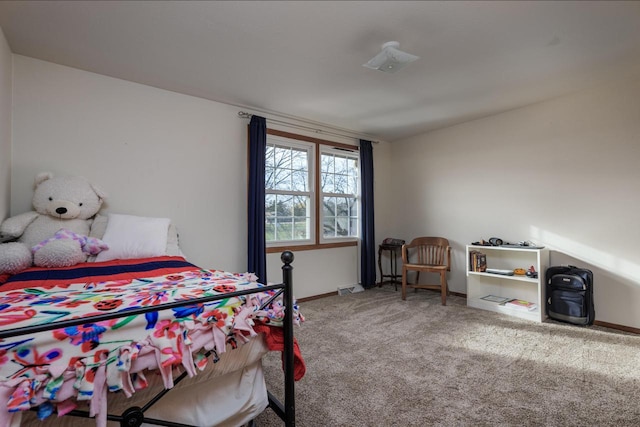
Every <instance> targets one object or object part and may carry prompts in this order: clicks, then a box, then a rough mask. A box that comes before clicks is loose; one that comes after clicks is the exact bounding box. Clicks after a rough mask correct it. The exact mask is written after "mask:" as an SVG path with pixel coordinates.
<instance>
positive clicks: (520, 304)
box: [504, 299, 538, 311]
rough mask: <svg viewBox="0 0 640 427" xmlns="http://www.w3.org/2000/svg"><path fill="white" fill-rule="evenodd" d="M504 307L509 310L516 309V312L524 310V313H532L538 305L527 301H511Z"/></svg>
mask: <svg viewBox="0 0 640 427" xmlns="http://www.w3.org/2000/svg"><path fill="white" fill-rule="evenodd" d="M504 306H505V307H509V308H514V309H516V310H522V311H532V310H535V309H536V308H538V304H536V303H533V302H529V301H525V300H522V299H512V300H509V301H507V302H506V303H504Z"/></svg>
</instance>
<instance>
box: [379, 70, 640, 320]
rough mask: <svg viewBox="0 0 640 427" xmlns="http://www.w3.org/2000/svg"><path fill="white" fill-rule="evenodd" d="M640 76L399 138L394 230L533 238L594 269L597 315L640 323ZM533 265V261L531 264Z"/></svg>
mask: <svg viewBox="0 0 640 427" xmlns="http://www.w3.org/2000/svg"><path fill="white" fill-rule="evenodd" d="M638 161H640V78H636V79H633V80H630V81H622V82H618V83H614V84H610V85H608V86H605V87H599V88H595V89H593V90H589V91H584V92H581V93H577V94H573V95H570V96H565V97H562V98H558V99H554V100H550V101H547V102H543V103H539V104H536V105H532V106H529V107H526V108H520V109H517V110H512V111H510V112H506V113H503V114H500V115H496V116H492V117H488V118H485V119H481V120H475V121H472V122H468V123H465V124H461V125H457V126H453V127H450V128H446V129H442V130H439V131H435V132H431V133H427V134H424V135H421V136H418V137H414V138H410V139H407V140H405V141H402V142H398V143H394V144H393V150H392V160H391V163H392V167H393V170H394V174H393V175H392V182H393V187H394V188H404V189H405V191H396V192H394V193H393V198H392V204H393V205H394V206H395V207H396V208H397V209H398V211H401V212H402V213H403V214H402V215H397V216H396V217H395V223H394V227H393V230H394V231H395V232H397V233H398V234H399V235H400V236H403V237H404V238H406V239H411V238H413V237H416V236H420V235H441V236H445V237H448V238H449V239H450V240H451V242H452V244H453V249H454V260H455V261H454V268H453V271H452V273H451V276H450V277H451V278H450V286H451V289H452V290H454V291H459V292H466V282H465V280H466V277H465V272H464V267H465V262H464V247H465V245H466V244H469V243H471V242H473V241H477V240H479V239H482V238H484V239H488V238H490V237H494V236H497V237H501V238H503V239H504V240H507V241H519V240H532V241H534V242H536V243H540V244H543V245H546V246H547V247H549V248H551V249H552V252H551V263H552V265H559V264H567V263H571V264H575V265H578V266H583V267H587V268H591V269H593V271H594V274H595V305H596V319H597V320H599V321H604V322H610V323H615V324H619V325H625V326H631V327H636V328H637V327H640V310H638V305H639V304H640V245H638V242H639V241H640V226H639V225H638V211H640V192H639V191H638V185H639V183H640V167H639V166H638ZM523 267H526V266H523Z"/></svg>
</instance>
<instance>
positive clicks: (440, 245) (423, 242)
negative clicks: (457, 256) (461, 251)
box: [402, 237, 451, 271]
mask: <svg viewBox="0 0 640 427" xmlns="http://www.w3.org/2000/svg"><path fill="white" fill-rule="evenodd" d="M405 257H406V258H405ZM402 258H403V262H405V263H411V264H423V265H446V266H447V270H449V271H451V247H450V246H449V240H447V239H445V238H444V237H416V238H415V239H413V240H412V241H411V243H409V244H408V245H404V247H403V251H402Z"/></svg>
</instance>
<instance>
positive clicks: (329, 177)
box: [320, 172, 334, 193]
mask: <svg viewBox="0 0 640 427" xmlns="http://www.w3.org/2000/svg"><path fill="white" fill-rule="evenodd" d="M320 179H321V181H320V189H321V190H322V192H324V193H334V191H333V188H334V186H333V174H328V173H326V172H325V173H323V174H322V176H321V178H320Z"/></svg>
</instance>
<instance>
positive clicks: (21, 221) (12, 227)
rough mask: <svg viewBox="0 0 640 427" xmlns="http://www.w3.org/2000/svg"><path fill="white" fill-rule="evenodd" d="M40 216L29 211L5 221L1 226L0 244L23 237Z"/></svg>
mask: <svg viewBox="0 0 640 427" xmlns="http://www.w3.org/2000/svg"><path fill="white" fill-rule="evenodd" d="M39 215H40V214H39V213H38V212H36V211H29V212H24V213H21V214H19V215H15V216H12V217H10V218H7V219H5V220H4V221H3V222H2V224H1V225H0V243H2V242H8V241H10V240H14V239H17V238H18V237H20V236H22V234H23V233H24V231H25V230H26V229H27V227H28V226H29V224H31V223H32V222H33V221H35V219H36V218H38V216H39Z"/></svg>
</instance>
